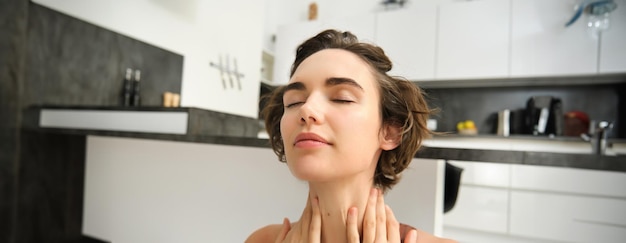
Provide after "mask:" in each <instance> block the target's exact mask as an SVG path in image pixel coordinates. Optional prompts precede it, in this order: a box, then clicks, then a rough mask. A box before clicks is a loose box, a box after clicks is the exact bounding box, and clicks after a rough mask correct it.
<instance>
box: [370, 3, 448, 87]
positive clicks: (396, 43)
mask: <svg viewBox="0 0 626 243" xmlns="http://www.w3.org/2000/svg"><path fill="white" fill-rule="evenodd" d="M415 5H416V6H412V8H410V9H402V10H397V11H389V12H383V13H379V14H378V15H377V17H376V43H377V44H378V45H379V46H380V47H382V48H383V50H385V53H386V54H387V56H389V58H390V59H391V61H392V63H393V68H392V69H391V71H390V74H391V75H395V76H402V77H404V78H407V79H409V80H412V81H420V80H433V79H434V78H435V46H436V38H435V37H436V31H437V25H436V23H437V6H436V5H434V4H415Z"/></svg>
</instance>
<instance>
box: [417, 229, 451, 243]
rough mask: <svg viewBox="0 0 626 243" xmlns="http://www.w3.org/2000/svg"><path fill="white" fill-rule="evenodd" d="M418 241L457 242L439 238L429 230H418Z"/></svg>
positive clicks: (423, 242) (426, 242) (433, 242)
mask: <svg viewBox="0 0 626 243" xmlns="http://www.w3.org/2000/svg"><path fill="white" fill-rule="evenodd" d="M417 242H418V243H457V241H455V240H451V239H444V238H439V237H437V236H434V235H431V234H430V233H428V232H424V231H421V230H419V229H418V230H417Z"/></svg>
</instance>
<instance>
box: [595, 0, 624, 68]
mask: <svg viewBox="0 0 626 243" xmlns="http://www.w3.org/2000/svg"><path fill="white" fill-rule="evenodd" d="M615 2H616V3H617V9H615V10H614V11H613V12H612V13H611V14H610V23H611V24H610V27H609V29H608V30H606V31H604V32H602V35H601V41H600V42H601V43H600V68H599V69H600V70H599V72H600V73H623V72H626V0H615Z"/></svg>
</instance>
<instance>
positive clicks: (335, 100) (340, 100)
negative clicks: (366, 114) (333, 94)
mask: <svg viewBox="0 0 626 243" xmlns="http://www.w3.org/2000/svg"><path fill="white" fill-rule="evenodd" d="M333 102H335V103H340V104H347V103H354V101H353V100H342V99H334V100H333Z"/></svg>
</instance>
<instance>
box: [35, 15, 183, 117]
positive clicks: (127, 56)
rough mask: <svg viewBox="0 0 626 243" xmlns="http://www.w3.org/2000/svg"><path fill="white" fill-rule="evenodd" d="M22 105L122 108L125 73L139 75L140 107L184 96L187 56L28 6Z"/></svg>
mask: <svg viewBox="0 0 626 243" xmlns="http://www.w3.org/2000/svg"><path fill="white" fill-rule="evenodd" d="M28 24H29V26H28V48H27V53H26V54H27V60H26V82H25V84H24V97H23V100H24V105H25V106H27V105H107V106H114V105H119V102H120V99H119V97H120V91H121V88H122V79H123V77H124V73H125V70H126V68H134V69H139V70H141V74H142V81H141V91H142V92H141V94H142V105H146V106H160V105H161V104H162V94H163V92H166V91H170V92H175V93H180V89H181V78H182V67H183V57H182V56H181V55H178V54H175V53H172V52H169V51H166V50H163V49H160V48H157V47H154V46H151V45H148V44H146V43H143V42H140V41H137V40H134V39H131V38H128V37H126V36H123V35H120V34H117V33H115V32H112V31H109V30H106V29H103V28H100V27H98V26H94V25H92V24H89V23H86V22H84V21H81V20H78V19H76V18H73V17H70V16H67V15H64V14H61V13H59V12H56V11H53V10H51V9H48V8H45V7H43V6H40V5H37V4H30V9H29V18H28Z"/></svg>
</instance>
